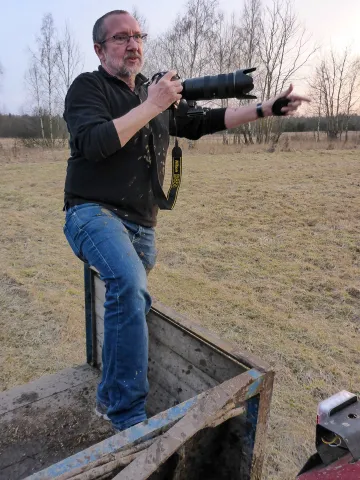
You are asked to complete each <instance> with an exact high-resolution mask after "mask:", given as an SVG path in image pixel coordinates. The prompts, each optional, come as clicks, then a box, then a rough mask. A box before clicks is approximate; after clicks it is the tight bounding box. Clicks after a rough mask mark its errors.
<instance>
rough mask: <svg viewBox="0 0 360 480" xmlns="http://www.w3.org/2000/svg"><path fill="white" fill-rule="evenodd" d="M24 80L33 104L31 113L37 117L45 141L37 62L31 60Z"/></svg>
mask: <svg viewBox="0 0 360 480" xmlns="http://www.w3.org/2000/svg"><path fill="white" fill-rule="evenodd" d="M25 81H26V84H27V87H28V89H29V92H30V95H31V102H32V106H33V114H34V116H35V117H38V118H39V122H40V129H41V138H42V140H43V142H44V143H45V129H44V114H45V112H44V110H43V101H42V86H41V78H40V71H39V66H38V63H37V62H33V63H32V64H31V66H30V68H29V69H28V71H27V72H26V74H25Z"/></svg>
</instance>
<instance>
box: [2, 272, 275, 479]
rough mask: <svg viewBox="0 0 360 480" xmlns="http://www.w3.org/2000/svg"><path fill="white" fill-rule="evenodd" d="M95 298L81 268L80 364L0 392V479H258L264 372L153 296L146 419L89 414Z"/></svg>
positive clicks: (98, 345) (90, 278)
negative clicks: (116, 427)
mask: <svg viewBox="0 0 360 480" xmlns="http://www.w3.org/2000/svg"><path fill="white" fill-rule="evenodd" d="M104 298H105V285H104V283H103V282H102V280H101V279H100V278H99V275H98V273H97V272H96V271H94V270H92V269H90V268H88V267H85V311H86V352H87V363H86V364H84V365H80V366H76V367H74V368H68V369H66V370H63V371H61V372H59V373H57V374H54V375H49V376H45V377H42V378H40V379H38V380H35V381H33V382H30V383H28V384H26V385H22V386H20V387H15V388H13V389H11V390H8V391H5V392H2V393H0V431H1V435H0V480H20V479H24V478H27V479H28V480H30V479H31V480H48V479H56V480H69V479H74V480H75V479H76V480H89V479H105V478H116V479H117V480H119V479H120V480H125V479H127V480H142V479H152V480H161V479H163V480H172V479H173V480H195V479H199V480H200V479H201V480H221V479H224V480H225V479H226V480H260V479H261V478H262V474H261V472H262V465H263V458H264V445H265V437H266V428H267V421H268V415H269V408H270V401H271V395H272V386H273V372H272V371H271V370H270V369H269V367H268V366H267V365H266V364H265V363H264V362H262V361H261V360H259V359H257V358H255V357H254V356H252V355H249V354H247V353H245V352H243V351H242V350H241V349H240V348H239V347H238V346H237V345H234V344H232V343H230V342H228V341H225V340H222V339H220V338H218V337H217V336H215V335H214V334H212V333H209V332H208V331H207V330H206V329H205V328H203V327H201V326H199V325H197V324H195V323H193V322H192V321H190V320H188V319H187V318H184V317H183V316H180V315H179V314H177V313H176V312H174V311H173V310H172V309H169V308H167V307H165V306H163V305H161V304H159V303H158V302H154V304H153V307H152V309H151V311H150V312H149V314H148V318H147V320H148V327H149V372H148V376H149V382H150V393H149V398H148V403H147V410H148V417H149V419H148V420H147V421H145V422H142V423H141V424H138V425H135V426H134V427H131V428H129V429H128V430H126V431H124V432H121V433H117V434H114V432H113V431H112V429H111V426H110V424H109V422H106V421H105V420H103V419H100V418H98V417H97V416H96V415H95V413H94V400H95V390H96V385H97V383H98V381H99V376H100V370H101V350H102V343H103V316H104V307H103V304H104Z"/></svg>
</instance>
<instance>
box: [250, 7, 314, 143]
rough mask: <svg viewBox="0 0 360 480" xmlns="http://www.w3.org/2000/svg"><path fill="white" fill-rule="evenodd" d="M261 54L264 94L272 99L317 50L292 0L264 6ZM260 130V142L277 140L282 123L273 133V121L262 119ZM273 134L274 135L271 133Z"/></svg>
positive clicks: (261, 26) (261, 24)
mask: <svg viewBox="0 0 360 480" xmlns="http://www.w3.org/2000/svg"><path fill="white" fill-rule="evenodd" d="M259 28H260V31H261V35H260V37H259V44H258V54H259V57H260V60H261V68H260V69H259V74H258V75H257V80H258V82H259V86H260V91H261V97H262V98H263V99H266V100H267V99H269V98H270V97H272V96H274V95H277V94H278V93H280V92H281V91H282V90H283V89H284V87H285V85H287V84H288V83H289V82H290V80H293V79H295V76H296V75H297V74H298V73H299V71H300V69H301V68H302V67H303V66H305V65H306V64H307V63H308V61H309V59H310V57H311V56H312V55H313V54H314V53H315V51H316V47H313V46H312V45H311V36H310V35H309V34H308V32H307V31H306V28H305V27H304V26H302V25H301V24H300V23H299V21H298V20H297V16H296V13H295V11H294V9H293V3H292V0H272V4H271V6H269V7H266V8H265V9H263V11H262V14H261V19H260V27H259ZM262 127H263V128H262V130H261V131H260V132H259V135H258V140H259V141H260V142H262V141H265V142H269V141H270V140H271V141H273V142H274V143H276V142H277V141H278V140H279V138H280V135H281V125H279V123H278V128H277V132H273V129H274V120H273V119H272V118H269V119H267V120H265V121H263V122H262ZM272 133H273V136H272V137H271V134H272Z"/></svg>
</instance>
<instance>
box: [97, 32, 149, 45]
mask: <svg viewBox="0 0 360 480" xmlns="http://www.w3.org/2000/svg"><path fill="white" fill-rule="evenodd" d="M146 37H147V33H135V34H134V35H126V34H125V33H119V34H117V35H113V36H112V37H109V38H106V39H105V40H103V41H102V42H99V43H100V45H102V44H103V43H105V42H108V41H109V40H113V41H114V43H116V44H117V45H125V43H129V42H130V38H133V39H134V40H135V42H137V43H143V42H144V41H145V40H146Z"/></svg>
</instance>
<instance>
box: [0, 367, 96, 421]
mask: <svg viewBox="0 0 360 480" xmlns="http://www.w3.org/2000/svg"><path fill="white" fill-rule="evenodd" d="M98 376H99V372H98V371H97V370H96V369H94V368H92V367H90V366H89V365H80V366H78V367H74V368H66V369H65V370H62V371H61V372H59V373H55V374H53V375H45V376H43V377H41V378H39V379H37V380H34V381H32V382H29V383H26V384H25V385H20V386H18V387H14V388H12V389H10V390H6V391H4V392H1V393H0V415H3V414H4V413H6V412H10V411H12V410H15V409H18V408H20V407H23V406H25V405H29V404H31V403H33V402H35V401H37V400H41V399H42V398H45V397H49V396H51V395H54V394H55V393H59V392H61V391H64V390H68V389H69V388H72V387H74V386H76V385H80V384H82V383H84V382H87V381H90V380H93V379H96V378H98Z"/></svg>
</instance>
